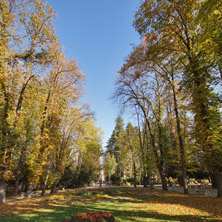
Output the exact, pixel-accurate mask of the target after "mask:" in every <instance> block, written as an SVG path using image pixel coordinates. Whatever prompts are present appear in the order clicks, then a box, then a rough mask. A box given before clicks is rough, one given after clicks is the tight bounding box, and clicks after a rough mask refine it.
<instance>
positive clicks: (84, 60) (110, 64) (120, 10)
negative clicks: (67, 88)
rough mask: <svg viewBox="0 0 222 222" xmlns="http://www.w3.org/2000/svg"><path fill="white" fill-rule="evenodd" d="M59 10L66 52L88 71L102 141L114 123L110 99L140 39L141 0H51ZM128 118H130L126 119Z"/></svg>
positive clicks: (88, 89)
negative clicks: (135, 20)
mask: <svg viewBox="0 0 222 222" xmlns="http://www.w3.org/2000/svg"><path fill="white" fill-rule="evenodd" d="M48 2H49V3H50V5H52V6H53V8H54V10H55V11H56V13H57V18H56V20H55V24H56V32H57V35H58V38H59V40H60V41H61V44H62V45H63V46H64V47H65V54H66V56H67V57H68V58H69V59H71V58H74V59H75V60H76V61H77V62H78V64H79V65H80V68H81V71H82V72H83V73H84V74H86V78H87V82H86V84H85V87H84V89H85V95H84V97H83V101H84V102H88V103H89V104H90V107H91V110H92V111H94V112H95V118H96V121H97V126H99V127H101V128H102V129H103V131H104V139H103V145H104V146H105V145H106V142H107V140H108V139H109V137H110V136H111V133H112V131H113V129H114V126H115V119H116V117H117V115H118V114H119V110H118V107H117V106H116V105H115V104H113V102H112V101H111V100H110V99H109V98H110V97H111V95H112V93H113V92H114V81H115V78H116V76H117V72H118V70H119V69H120V68H121V66H122V64H123V62H124V58H125V57H126V56H127V55H128V54H129V53H130V51H132V44H138V43H139V41H140V40H139V35H138V34H137V33H136V31H135V30H134V28H133V26H132V24H133V18H134V14H135V12H136V11H137V9H138V7H139V2H140V1H139V0H63V1H62V0H48ZM125 121H127V120H125Z"/></svg>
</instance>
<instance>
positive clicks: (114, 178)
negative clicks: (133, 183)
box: [110, 174, 120, 186]
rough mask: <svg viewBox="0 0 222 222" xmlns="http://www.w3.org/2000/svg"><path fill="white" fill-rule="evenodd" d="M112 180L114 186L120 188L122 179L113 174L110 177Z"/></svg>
mask: <svg viewBox="0 0 222 222" xmlns="http://www.w3.org/2000/svg"><path fill="white" fill-rule="evenodd" d="M110 180H111V181H112V184H113V185H116V186H120V177H119V176H116V175H114V174H112V175H111V177H110Z"/></svg>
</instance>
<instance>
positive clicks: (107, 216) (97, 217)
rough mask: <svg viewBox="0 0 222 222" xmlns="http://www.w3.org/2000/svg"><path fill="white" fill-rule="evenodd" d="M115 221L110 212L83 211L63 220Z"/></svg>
mask: <svg viewBox="0 0 222 222" xmlns="http://www.w3.org/2000/svg"><path fill="white" fill-rule="evenodd" d="M74 221H75V222H87V221H88V222H115V221H116V220H115V218H114V216H113V215H112V214H111V213H104V212H100V213H99V214H98V213H85V214H76V215H73V216H72V217H71V219H70V220H64V222H74Z"/></svg>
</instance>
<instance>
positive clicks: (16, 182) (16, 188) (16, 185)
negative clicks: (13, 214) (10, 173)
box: [15, 177, 19, 196]
mask: <svg viewBox="0 0 222 222" xmlns="http://www.w3.org/2000/svg"><path fill="white" fill-rule="evenodd" d="M18 189H19V178H18V177H17V178H16V181H15V196H16V195H17V194H18Z"/></svg>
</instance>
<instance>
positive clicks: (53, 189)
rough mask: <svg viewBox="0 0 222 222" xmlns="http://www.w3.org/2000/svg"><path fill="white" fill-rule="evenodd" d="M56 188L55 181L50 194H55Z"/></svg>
mask: <svg viewBox="0 0 222 222" xmlns="http://www.w3.org/2000/svg"><path fill="white" fill-rule="evenodd" d="M56 186H57V181H55V182H54V183H53V185H52V187H51V192H50V194H53V193H56Z"/></svg>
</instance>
